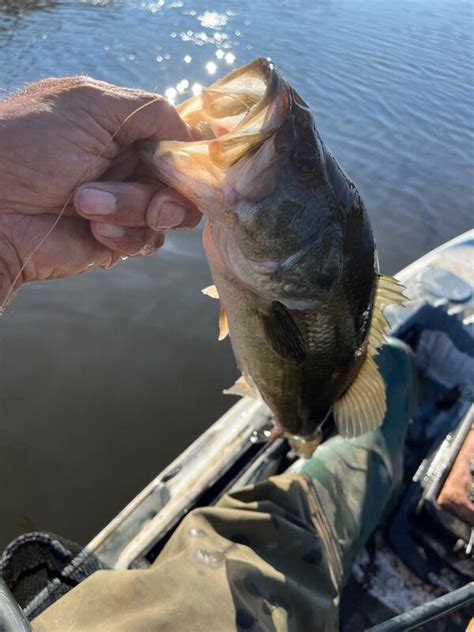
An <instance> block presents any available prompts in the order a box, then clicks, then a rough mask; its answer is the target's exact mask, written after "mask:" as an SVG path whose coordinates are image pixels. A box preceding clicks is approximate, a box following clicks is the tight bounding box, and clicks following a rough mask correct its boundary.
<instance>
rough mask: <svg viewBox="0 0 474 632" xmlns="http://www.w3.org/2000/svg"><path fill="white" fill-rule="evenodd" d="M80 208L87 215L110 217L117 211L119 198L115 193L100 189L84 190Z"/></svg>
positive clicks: (80, 197) (81, 194) (81, 195)
mask: <svg viewBox="0 0 474 632" xmlns="http://www.w3.org/2000/svg"><path fill="white" fill-rule="evenodd" d="M79 208H80V210H81V212H82V213H84V214H85V215H110V214H111V213H115V211H116V210H117V198H116V197H115V195H113V193H109V192H108V191H101V190H100V189H89V188H86V189H82V190H81V193H80V195H79Z"/></svg>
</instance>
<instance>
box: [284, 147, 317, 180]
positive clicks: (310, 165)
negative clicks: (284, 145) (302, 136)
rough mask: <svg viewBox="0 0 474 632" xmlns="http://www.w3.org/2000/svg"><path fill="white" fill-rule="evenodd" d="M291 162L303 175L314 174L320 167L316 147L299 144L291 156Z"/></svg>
mask: <svg viewBox="0 0 474 632" xmlns="http://www.w3.org/2000/svg"><path fill="white" fill-rule="evenodd" d="M291 162H292V163H293V165H294V166H295V167H296V168H297V169H299V171H301V172H302V173H305V174H310V173H314V172H315V171H316V169H317V168H318V165H319V156H318V152H317V150H316V147H315V146H314V145H311V144H310V143H302V144H298V146H297V147H296V148H295V149H294V150H293V152H292V154H291Z"/></svg>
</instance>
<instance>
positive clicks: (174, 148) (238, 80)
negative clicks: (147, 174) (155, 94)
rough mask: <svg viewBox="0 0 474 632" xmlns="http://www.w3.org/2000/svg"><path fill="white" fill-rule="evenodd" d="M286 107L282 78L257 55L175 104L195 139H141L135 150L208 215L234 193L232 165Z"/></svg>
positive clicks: (273, 127)
mask: <svg viewBox="0 0 474 632" xmlns="http://www.w3.org/2000/svg"><path fill="white" fill-rule="evenodd" d="M290 107H291V90H290V87H289V86H288V84H287V82H286V81H285V80H284V79H283V77H282V76H281V74H280V73H279V71H278V70H277V68H276V67H275V65H274V64H273V63H272V62H271V61H269V60H267V59H264V58H262V59H257V60H255V61H253V62H251V63H250V64H248V65H247V66H243V67H242V68H238V69H236V70H234V71H233V72H231V73H229V74H228V75H226V76H225V77H223V78H222V79H220V80H218V81H216V82H215V83H214V84H212V85H211V86H210V87H209V88H205V89H204V90H203V91H202V93H201V94H199V95H197V96H194V97H192V98H191V99H188V100H187V101H185V102H184V103H182V104H180V105H179V106H178V107H177V110H178V112H179V114H180V115H181V117H182V118H183V119H184V120H185V121H186V122H187V123H188V124H189V125H191V126H193V127H194V128H196V129H198V130H200V132H201V134H202V138H201V139H200V140H198V141H194V142H178V141H162V142H160V143H153V142H147V141H144V142H142V143H140V146H139V150H140V153H141V155H142V157H143V158H144V160H145V161H146V162H147V164H149V165H150V166H152V168H153V170H154V171H155V172H156V173H157V176H158V177H159V178H160V179H161V180H162V181H163V182H165V183H166V184H167V185H168V186H170V187H173V188H175V189H176V190H178V191H179V192H180V193H182V194H183V195H185V196H186V197H188V198H189V199H191V200H192V201H193V202H195V203H196V204H197V206H198V207H199V208H200V209H201V210H202V212H204V213H207V214H209V215H212V214H213V211H215V210H216V209H217V210H222V208H225V207H226V206H228V205H229V200H228V199H226V196H228V195H229V194H234V195H235V194H236V192H235V191H234V182H233V181H234V180H235V178H232V175H231V172H232V171H233V170H234V169H233V168H234V167H236V166H237V164H238V163H239V161H240V160H241V159H242V158H243V157H244V156H251V155H254V154H255V153H256V152H257V151H258V150H259V149H260V148H262V145H263V144H264V143H265V141H266V140H268V139H269V138H271V137H272V136H273V135H274V134H275V133H276V132H277V131H278V129H279V128H280V126H281V124H282V122H283V121H284V120H285V118H286V116H287V114H288V112H289V109H290ZM271 153H273V154H274V153H275V150H274V148H273V147H272V148H269V149H268V151H267V154H268V155H266V156H264V157H262V158H261V159H260V162H264V161H267V162H268V160H270V159H271V155H270V154H271ZM254 172H255V169H254ZM249 175H250V174H249ZM239 178H242V174H241V173H240V174H239ZM244 179H245V178H244ZM254 179H255V178H254ZM229 180H230V181H231V183H230V184H229ZM248 180H249V176H248V177H247V178H246V185H248Z"/></svg>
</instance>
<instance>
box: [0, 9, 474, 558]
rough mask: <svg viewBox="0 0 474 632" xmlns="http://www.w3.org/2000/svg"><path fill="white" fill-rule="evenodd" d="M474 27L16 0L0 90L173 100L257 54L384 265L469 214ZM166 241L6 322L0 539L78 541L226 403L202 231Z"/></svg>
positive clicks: (366, 15)
mask: <svg viewBox="0 0 474 632" xmlns="http://www.w3.org/2000/svg"><path fill="white" fill-rule="evenodd" d="M472 20H473V9H472V3H471V2H469V1H468V0H430V1H429V2H427V1H426V0H397V1H396V2H395V1H392V2H385V1H384V0H319V1H318V2H310V1H309V0H293V2H290V3H284V2H281V1H280V0H259V1H258V2H255V0H239V1H238V2H237V1H236V0H226V2H221V1H219V2H217V0H208V1H206V2H204V1H203V0H182V1H173V0H166V1H165V0H159V1H155V2H147V1H141V0H120V1H118V0H109V1H106V0H81V2H66V1H58V0H28V1H26V0H23V1H21V0H18V1H15V0H9V1H8V2H0V59H1V60H2V63H1V64H0V86H1V90H2V94H4V95H8V94H9V93H10V92H13V91H15V90H17V89H19V88H21V87H23V86H24V85H25V84H26V83H28V82H32V81H36V80H38V79H41V78H44V77H50V76H67V75H90V76H92V77H95V78H97V79H101V80H103V81H108V82H110V83H115V84H119V85H124V86H127V87H137V88H141V89H144V90H148V91H150V92H153V93H160V94H164V95H165V97H166V98H167V99H168V100H169V101H170V102H173V103H180V102H181V101H182V100H184V99H186V98H188V97H190V96H193V95H197V94H200V93H201V91H202V89H203V86H204V87H205V86H208V85H209V84H210V83H211V82H214V81H215V80H217V79H218V78H219V77H221V76H223V75H224V74H225V73H226V72H228V71H229V70H231V69H232V68H236V67H237V66H238V65H242V64H245V63H248V62H249V61H251V60H252V59H254V58H255V57H258V56H263V57H267V58H269V59H271V60H273V62H274V63H275V64H278V65H279V66H280V67H281V69H282V71H283V73H284V74H285V76H286V77H287V78H288V80H289V81H290V82H291V84H292V85H294V87H295V89H296V90H298V92H299V93H300V94H301V96H302V97H303V98H304V100H305V101H306V102H307V103H308V104H309V106H310V108H311V109H312V110H313V111H314V113H315V120H316V125H317V128H318V130H319V132H320V134H321V136H322V137H323V138H324V140H325V141H326V143H327V145H328V146H329V147H330V148H331V150H332V151H333V153H334V155H335V156H336V157H337V159H338V161H340V163H341V165H342V166H343V167H344V169H345V170H346V171H347V173H348V175H350V177H351V178H352V179H353V180H354V181H355V182H356V184H357V186H358V188H359V190H360V192H361V194H362V197H363V198H364V200H365V202H366V205H367V209H368V212H369V215H370V218H371V222H372V226H373V228H374V232H375V236H376V239H377V244H378V248H379V256H380V261H381V266H382V270H383V272H385V273H389V274H390V273H394V272H395V271H396V270H398V269H400V268H401V267H402V266H405V265H407V264H408V263H409V262H410V261H412V260H413V258H415V257H418V256H420V255H421V254H423V253H424V252H426V251H427V250H429V249H431V248H433V247H435V246H437V245H439V244H440V243H441V242H443V241H445V240H446V239H449V238H451V237H453V236H454V235H456V234H458V233H460V232H461V231H464V230H467V229H468V228H470V227H471V225H472V217H473V195H474V191H473V184H472V171H473V160H472V144H473V142H474V135H473V120H472V116H473V108H472V103H473V100H474V94H473V93H474V89H473V86H472V84H473V82H472V64H473V59H472V56H473V53H472V51H473V44H474V42H473V34H472ZM25 142H28V139H27V140H26V141H25ZM170 233H171V234H169V235H168V236H167V241H166V246H165V248H164V249H163V251H161V252H160V253H159V254H158V255H157V256H152V257H147V258H142V259H137V258H133V257H131V258H129V260H128V261H127V262H125V263H123V264H119V265H118V266H117V267H116V268H114V269H113V270H111V271H109V272H107V273H105V272H104V271H94V272H92V273H89V274H87V275H84V276H82V277H78V278H76V279H69V280H64V281H51V282H45V283H40V284H36V285H35V284H33V285H32V286H31V287H26V288H25V289H23V290H22V291H21V292H20V293H19V296H18V297H17V299H16V300H15V301H14V303H13V304H12V305H11V306H9V309H8V310H7V311H6V313H5V314H4V315H3V316H2V319H1V331H0V380H1V384H2V390H1V394H0V407H1V417H2V435H1V437H0V480H1V481H3V482H5V481H9V483H8V484H7V485H9V486H10V489H8V490H7V491H6V492H5V491H4V490H3V491H2V501H3V504H2V523H1V525H0V547H1V546H2V545H3V544H6V543H7V541H8V540H10V539H11V538H13V537H14V536H15V535H17V534H18V533H19V530H21V527H20V526H18V525H21V524H25V523H26V522H28V524H30V523H32V524H33V525H34V528H37V529H44V530H49V531H53V532H56V533H59V534H62V535H64V536H66V537H70V538H72V539H75V540H78V541H80V542H82V543H85V542H86V541H87V540H88V539H89V538H90V537H91V536H92V535H93V534H94V532H95V531H96V530H98V529H99V528H101V527H102V526H103V525H104V524H105V523H106V522H107V521H108V520H110V519H111V518H112V517H113V515H114V514H115V513H116V512H117V511H119V510H120V509H121V508H122V507H123V505H124V504H125V503H127V502H128V501H129V500H130V498H131V497H132V496H133V495H134V494H136V493H137V492H138V491H139V490H140V488H141V487H142V486H143V485H145V484H146V483H148V481H149V480H150V479H151V478H152V477H154V476H155V475H156V474H157V473H158V472H159V470H160V469H162V468H163V467H164V466H165V465H166V464H167V463H169V462H170V461H171V460H172V459H173V458H175V456H176V455H177V453H178V452H179V451H181V450H182V449H184V448H185V447H186V446H187V445H188V444H189V442H190V441H191V440H192V439H194V438H195V437H196V436H197V435H198V434H199V433H201V432H202V430H203V429H204V428H206V427H207V426H208V425H209V424H210V423H211V422H212V421H213V420H214V419H215V418H216V417H217V416H218V415H219V414H221V413H222V412H224V410H225V409H226V408H227V407H228V406H229V405H230V404H231V403H233V400H231V399H230V398H225V397H224V396H222V395H221V391H222V389H223V388H226V387H228V386H229V384H232V383H233V382H234V381H235V378H236V369H235V363H234V360H233V358H232V354H231V352H230V347H229V345H228V344H226V343H222V344H220V345H218V344H217V341H216V322H217V317H218V316H217V313H216V306H215V305H214V304H213V302H212V301H209V300H208V299H206V297H203V296H202V294H201V293H200V289H201V288H203V287H205V286H207V285H209V284H210V283H211V280H210V275H209V271H208V268H207V264H206V262H205V260H204V255H203V248H202V243H201V234H200V230H199V229H198V230H196V231H192V232H186V231H181V232H174V233H173V231H170ZM86 461H87V467H85V466H84V464H85V462H86ZM25 464H27V467H25ZM25 517H26V518H28V520H25V519H24V518H25ZM204 557H205V556H204Z"/></svg>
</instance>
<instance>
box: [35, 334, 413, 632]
mask: <svg viewBox="0 0 474 632" xmlns="http://www.w3.org/2000/svg"><path fill="white" fill-rule="evenodd" d="M377 362H378V364H379V366H380V368H381V370H382V372H383V375H384V377H385V380H386V383H387V384H388V389H387V403H388V413H387V415H386V418H385V421H384V424H383V426H382V427H381V428H379V429H378V430H375V431H373V432H371V433H368V434H366V435H364V436H363V437H360V438H358V439H352V440H344V439H341V438H339V437H337V438H334V439H331V440H329V441H328V442H326V443H325V444H323V445H322V446H321V447H320V448H318V450H317V452H316V455H315V456H314V457H313V458H311V459H308V460H306V461H303V462H301V463H300V466H299V468H298V470H299V471H292V472H287V473H285V474H283V475H280V476H276V477H273V478H271V479H269V480H267V481H264V482H261V483H259V484H257V485H254V486H250V487H247V488H243V489H241V490H238V491H236V492H233V493H231V494H228V495H226V496H225V497H224V498H223V499H222V500H221V502H220V503H219V504H218V505H217V506H215V507H208V508H200V509H196V510H194V511H192V512H191V513H190V514H189V515H188V516H187V517H186V518H185V519H184V520H183V521H182V523H181V525H180V526H179V528H178V529H177V531H176V532H175V534H174V535H173V537H172V538H171V539H170V541H169V542H168V544H167V545H166V547H165V548H164V549H163V551H162V553H161V555H160V556H159V557H158V559H157V560H156V562H155V563H154V564H153V566H152V567H151V568H149V569H146V570H128V571H98V572H96V573H94V574H93V575H92V576H91V577H89V578H88V579H86V580H85V581H84V582H83V583H82V584H80V585H79V586H78V587H76V588H74V589H73V590H72V591H70V592H69V593H68V594H67V595H65V596H64V597H62V598H61V599H60V600H59V601H58V602H57V603H55V604H54V605H52V606H50V607H49V608H48V609H47V610H46V611H45V612H44V613H43V614H42V615H40V616H39V617H38V618H37V619H35V621H34V622H33V630H34V631H35V632H65V631H66V630H67V631H68V632H96V631H97V632H99V631H100V632H112V631H113V632H125V631H126V632H132V631H133V632H150V631H153V630H157V631H158V630H159V631H160V632H188V631H190V632H191V631H192V632H209V631H219V632H221V631H222V632H227V631H229V632H232V631H239V632H240V631H251V632H264V631H265V632H282V631H288V630H291V631H299V630H301V631H303V630H318V631H319V630H321V631H323V630H328V631H329V630H331V631H332V630H337V628H338V605H339V599H340V594H341V590H342V588H343V586H344V582H345V581H346V579H347V577H348V575H349V573H350V569H351V566H352V563H353V561H354V558H355V556H356V554H357V552H358V551H359V550H360V548H361V547H362V546H363V544H364V542H365V541H366V539H367V538H368V536H369V535H370V533H371V532H372V531H373V529H374V528H375V526H376V525H377V523H378V522H379V521H380V519H381V518H382V516H383V513H384V511H386V509H387V507H388V505H389V502H390V500H391V499H392V498H393V496H394V491H395V489H396V486H397V483H398V482H399V477H400V476H401V469H402V453H403V442H404V436H405V430H406V426H407V422H408V419H409V417H410V414H411V412H412V407H413V402H414V390H415V378H414V372H413V368H412V362H411V359H410V357H409V355H408V354H407V352H406V351H405V350H404V349H403V347H402V346H401V344H400V343H398V342H391V344H390V345H386V346H385V347H384V349H383V352H382V353H381V354H380V356H379V357H378V359H377Z"/></svg>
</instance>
